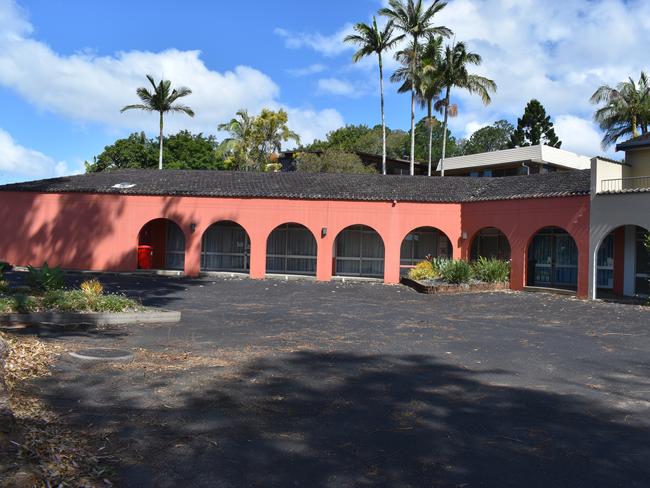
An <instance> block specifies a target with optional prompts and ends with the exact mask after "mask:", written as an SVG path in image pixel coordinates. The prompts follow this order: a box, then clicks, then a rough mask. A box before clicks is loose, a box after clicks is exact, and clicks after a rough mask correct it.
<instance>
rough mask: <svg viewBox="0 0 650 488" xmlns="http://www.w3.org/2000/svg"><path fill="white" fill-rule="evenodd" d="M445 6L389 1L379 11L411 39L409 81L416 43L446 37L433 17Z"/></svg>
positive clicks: (418, 0)
mask: <svg viewBox="0 0 650 488" xmlns="http://www.w3.org/2000/svg"><path fill="white" fill-rule="evenodd" d="M446 6H447V3H446V2H444V1H442V0H433V3H431V5H430V6H429V7H428V8H426V7H425V6H424V5H423V2H422V0H389V1H388V7H384V8H382V9H380V10H379V14H380V15H384V16H386V17H388V19H389V20H392V21H393V22H394V24H395V28H396V29H397V30H399V31H401V32H403V33H404V35H408V36H410V37H411V45H412V46H413V47H415V49H414V50H413V53H414V54H415V55H414V56H412V58H411V59H410V70H411V76H410V78H411V80H413V79H415V77H416V71H417V69H418V64H419V59H418V56H417V54H418V49H417V46H418V42H419V40H420V39H421V38H422V37H424V36H426V35H427V34H435V35H439V36H444V37H448V36H450V35H451V33H452V32H451V30H450V29H448V28H447V27H444V26H438V27H434V26H433V25H432V22H433V17H434V16H435V15H436V14H437V13H438V12H440V11H441V10H442V9H443V8H445V7H446ZM410 91H411V174H412V175H413V174H415V95H416V94H415V85H414V84H413V85H412V86H411V90H410Z"/></svg>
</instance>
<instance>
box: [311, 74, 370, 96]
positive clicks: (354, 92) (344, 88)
mask: <svg viewBox="0 0 650 488" xmlns="http://www.w3.org/2000/svg"><path fill="white" fill-rule="evenodd" d="M318 90H319V92H320V93H326V94H329V95H341V96H346V97H353V98H354V97H358V96H360V95H361V94H362V93H363V90H361V89H360V88H359V87H358V86H357V85H355V84H354V83H352V82H350V81H348V80H342V79H340V78H322V79H320V80H318Z"/></svg>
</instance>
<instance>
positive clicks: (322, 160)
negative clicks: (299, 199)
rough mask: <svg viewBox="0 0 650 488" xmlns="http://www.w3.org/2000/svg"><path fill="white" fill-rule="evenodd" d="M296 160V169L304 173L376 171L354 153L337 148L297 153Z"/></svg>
mask: <svg viewBox="0 0 650 488" xmlns="http://www.w3.org/2000/svg"><path fill="white" fill-rule="evenodd" d="M296 160H297V161H296V171H302V172H305V173H376V171H375V169H374V168H373V167H372V166H365V165H364V164H363V162H362V161H361V158H359V156H357V155H356V154H353V153H348V152H344V151H340V150H338V149H326V150H325V151H323V152H322V153H320V154H314V153H298V154H297V158H296Z"/></svg>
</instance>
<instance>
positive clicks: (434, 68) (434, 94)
mask: <svg viewBox="0 0 650 488" xmlns="http://www.w3.org/2000/svg"><path fill="white" fill-rule="evenodd" d="M441 53H442V37H440V36H434V35H428V36H427V41H426V43H424V44H418V45H415V44H413V43H410V44H409V45H408V46H407V47H406V48H405V49H402V50H401V51H398V52H397V53H396V55H395V58H396V59H397V60H398V61H399V62H400V63H401V65H402V66H401V67H399V68H398V69H397V70H395V73H393V75H392V76H391V81H393V82H400V81H401V82H402V85H401V86H400V87H399V88H398V90H397V91H398V92H399V93H406V92H412V90H413V87H415V100H416V101H417V103H418V104H419V105H420V106H421V107H422V108H425V107H426V109H427V119H426V120H427V125H428V127H429V151H428V162H429V164H428V175H429V176H431V154H432V145H433V126H434V123H437V122H438V121H437V120H436V119H435V118H434V117H433V103H434V100H436V99H438V97H439V95H440V89H441V85H440V77H439V73H438V67H439V66H440V61H441ZM416 57H418V58H419V59H420V65H419V66H418V69H417V70H416V71H413V70H412V69H411V66H412V64H411V63H412V60H413V59H414V58H416ZM416 132H417V127H416ZM415 137H417V135H416V136H415ZM413 144H414V146H415V144H416V143H415V141H414V142H413ZM415 152H416V153H417V150H416V151H415Z"/></svg>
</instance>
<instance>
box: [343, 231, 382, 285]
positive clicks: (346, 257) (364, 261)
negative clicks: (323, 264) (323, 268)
mask: <svg viewBox="0 0 650 488" xmlns="http://www.w3.org/2000/svg"><path fill="white" fill-rule="evenodd" d="M334 256H335V261H336V265H335V274H336V275H338V276H365V277H371V278H381V277H383V276H384V241H383V240H382V239H381V236H380V235H379V234H378V233H377V232H376V231H375V230H374V229H372V228H370V227H367V226H365V225H353V226H350V227H347V228H345V229H343V230H342V231H341V232H340V233H339V235H338V236H337V237H336V241H335V242H334Z"/></svg>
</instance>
